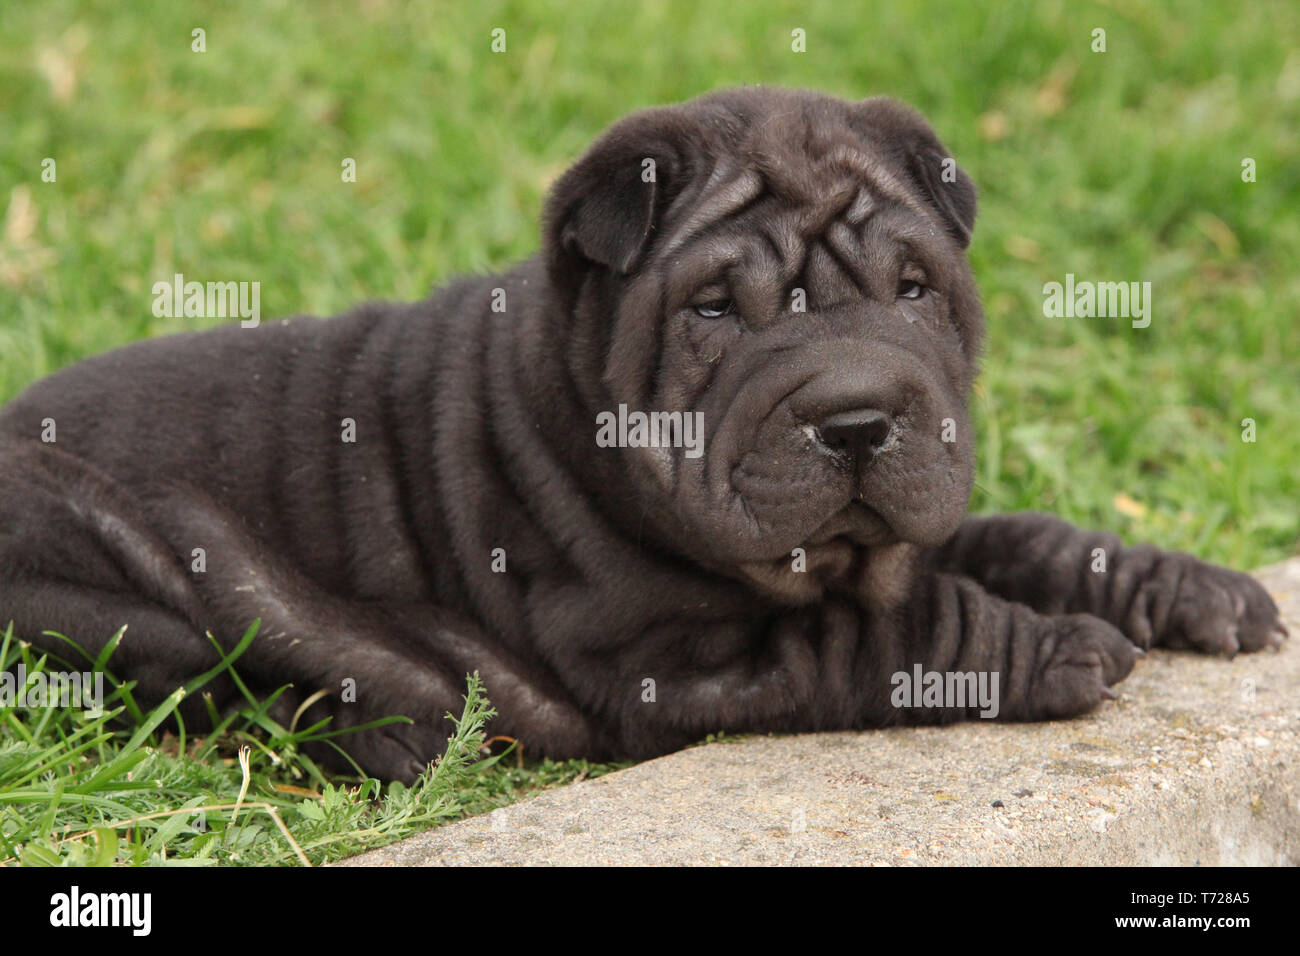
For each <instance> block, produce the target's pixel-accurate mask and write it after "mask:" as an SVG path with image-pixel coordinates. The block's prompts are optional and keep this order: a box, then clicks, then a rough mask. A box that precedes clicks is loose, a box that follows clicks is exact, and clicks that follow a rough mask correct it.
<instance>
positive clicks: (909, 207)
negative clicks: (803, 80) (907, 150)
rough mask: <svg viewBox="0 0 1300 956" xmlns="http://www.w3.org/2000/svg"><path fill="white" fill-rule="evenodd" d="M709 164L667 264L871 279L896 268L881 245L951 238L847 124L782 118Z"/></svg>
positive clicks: (670, 238) (681, 203) (798, 115)
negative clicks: (691, 262) (763, 267)
mask: <svg viewBox="0 0 1300 956" xmlns="http://www.w3.org/2000/svg"><path fill="white" fill-rule="evenodd" d="M705 161H706V163H707V164H708V167H707V175H700V176H698V177H697V180H696V183H697V185H696V188H694V189H692V190H688V191H687V192H686V193H684V194H683V195H681V196H679V197H678V198H677V201H676V202H675V203H674V204H673V206H672V208H671V209H670V210H669V211H668V215H667V216H666V222H665V233H666V237H665V239H664V240H663V241H662V243H661V244H660V246H659V253H658V256H657V258H661V261H663V260H664V259H667V260H674V259H675V260H678V261H681V260H682V259H683V258H696V259H698V256H691V255H690V254H691V253H692V252H695V253H698V252H700V251H701V250H707V256H706V261H701V262H697V263H696V267H697V268H698V269H700V270H703V271H706V272H707V271H710V270H717V269H720V268H724V267H725V266H726V265H728V264H730V263H732V262H739V261H740V260H742V259H743V260H751V261H752V260H753V259H754V258H755V257H756V256H757V257H758V258H761V259H762V260H764V261H765V262H768V263H771V264H773V265H775V266H776V267H777V269H778V271H779V272H781V273H782V274H783V279H785V280H788V279H790V278H792V274H793V273H795V272H799V271H802V270H803V269H806V268H810V267H815V266H816V264H817V262H818V261H819V260H824V259H837V258H838V259H840V260H842V262H841V265H845V264H848V266H849V267H848V268H847V269H844V268H837V269H817V270H816V271H817V272H821V273H824V274H827V275H836V274H839V273H845V272H847V273H863V272H870V271H872V269H873V267H874V268H875V269H877V270H881V269H883V268H886V267H888V266H889V265H890V263H889V262H885V261H881V257H882V256H885V257H886V258H893V257H894V255H895V253H891V252H889V251H888V250H885V251H883V252H882V249H881V247H888V246H893V247H901V249H900V250H898V251H897V254H904V253H905V252H906V251H907V250H910V249H913V248H920V247H924V246H925V245H926V244H928V243H929V242H931V241H933V240H935V239H936V238H937V237H939V236H941V235H942V233H943V229H942V225H941V223H940V222H939V220H938V217H937V216H936V215H935V214H934V211H933V210H931V209H930V208H929V206H928V205H927V204H926V203H925V201H924V200H923V199H921V198H920V197H919V196H918V195H917V194H916V193H915V191H914V189H913V188H912V187H911V184H910V183H908V182H907V181H906V180H905V179H904V178H903V176H902V174H901V171H898V170H895V169H894V168H893V167H892V166H890V165H889V164H888V163H887V162H886V161H885V160H883V159H882V158H881V157H880V156H879V155H878V154H877V153H876V152H875V151H874V150H873V149H872V148H871V143H870V142H869V141H868V140H866V139H865V138H864V137H863V136H862V134H861V133H860V132H859V131H858V130H855V129H853V128H852V127H851V126H849V125H848V124H847V123H844V122H830V121H826V120H822V121H820V122H818V121H815V120H810V119H809V118H808V117H807V115H806V114H804V113H802V112H795V111H791V112H786V113H776V114H773V115H771V116H768V117H765V118H763V119H762V120H761V121H759V122H757V123H755V124H754V125H753V126H752V127H750V128H749V129H748V130H747V131H746V133H745V136H744V138H743V139H742V140H741V141H740V142H739V143H738V144H737V146H736V147H735V148H734V149H728V150H720V151H718V152H717V153H715V154H712V155H709V156H708V157H706V158H705ZM873 239H874V240H877V241H875V242H872V241H871V240H873ZM755 247H757V252H756V249H755ZM691 271H694V270H691ZM683 278H684V279H685V278H686V277H683ZM844 278H846V279H850V282H849V284H850V285H852V284H853V283H852V281H851V277H849V276H844ZM686 281H689V279H687V280H686ZM835 284H836V285H842V284H844V283H843V282H836V283H835Z"/></svg>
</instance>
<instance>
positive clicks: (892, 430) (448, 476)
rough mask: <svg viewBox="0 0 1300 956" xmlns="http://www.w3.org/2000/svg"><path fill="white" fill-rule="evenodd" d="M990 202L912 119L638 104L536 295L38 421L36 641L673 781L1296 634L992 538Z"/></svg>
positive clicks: (1087, 701)
mask: <svg viewBox="0 0 1300 956" xmlns="http://www.w3.org/2000/svg"><path fill="white" fill-rule="evenodd" d="M975 213H976V193H975V188H974V186H973V184H972V182H971V180H970V179H969V178H968V176H967V175H966V174H965V172H963V171H962V170H961V169H960V168H959V167H957V166H956V165H955V164H954V162H953V160H952V159H951V157H950V156H949V154H948V152H947V151H946V150H945V149H944V147H943V146H942V144H941V143H940V142H939V140H938V139H937V137H936V135H935V133H934V132H933V131H932V130H931V128H930V127H929V126H928V125H927V124H926V122H925V121H924V120H923V119H922V118H921V116H920V115H919V114H917V113H916V112H914V111H913V110H911V109H909V108H907V107H905V106H903V105H901V104H899V103H896V102H893V101H890V100H887V99H879V98H877V99H868V100H865V101H861V102H848V101H845V100H841V99H837V98H834V97H830V96H826V95H821V94H818V93H813V92H804V91H795V90H784V89H776V88H763V87H755V88H743V89H735V90H729V91H722V92H717V93H713V94H709V95H706V96H703V97H700V98H698V99H695V100H692V101H690V102H687V103H684V104H680V105H674V106H667V107H661V108H653V109H648V110H644V111H641V112H637V113H634V114H632V115H630V116H628V117H627V118H625V119H623V120H621V121H620V122H618V123H616V124H615V125H613V126H612V127H611V128H610V129H609V130H608V131H607V132H606V133H605V134H604V135H603V136H602V137H601V138H600V139H599V140H598V141H597V142H596V143H595V145H594V146H592V147H591V149H590V150H589V151H588V152H587V153H586V154H585V155H584V156H583V157H582V158H581V159H580V160H579V161H578V162H577V163H576V165H574V166H573V167H572V168H570V169H569V170H568V171H567V172H566V173H564V174H563V175H562V176H561V177H560V178H559V179H558V181H557V182H556V183H555V185H554V187H553V189H552V190H551V192H550V195H549V198H548V201H547V206H546V211H545V225H544V230H543V241H542V248H541V251H540V252H539V253H538V254H537V255H536V256H534V257H533V258H531V259H529V260H527V261H525V262H523V263H522V264H520V265H518V266H516V267H515V268H513V269H511V270H510V271H508V272H506V273H504V274H501V275H492V276H483V277H475V278H467V279H461V280H459V281H455V282H453V283H451V284H450V285H449V286H447V287H446V288H444V289H442V290H441V291H438V292H436V293H435V294H434V295H433V296H432V297H431V298H429V299H428V300H427V301H423V302H419V303H415V304H369V305H364V306H361V307H360V308H358V309H356V310H355V311H352V312H350V313H348V314H346V315H344V316H342V317H339V318H333V319H317V318H308V317H297V318H291V319H285V320H283V321H277V322H274V323H269V324H267V325H262V326H260V327H257V328H244V327H242V326H236V325H231V326H229V327H223V328H217V329H215V330H210V331H205V332H198V333H186V334H179V335H172V336H167V337H163V338H159V339H155V340H151V341H145V342H141V343H138V344H134V345H131V346H128V347H126V348H122V349H119V350H116V351H112V352H109V353H107V354H104V355H100V356H97V357H93V358H90V359H88V360H85V361H82V362H80V363H78V364H75V365H73V366H71V367H69V368H67V369H64V370H62V371H60V372H58V373H56V374H54V375H52V376H50V377H48V378H46V379H45V380H43V381H40V382H38V383H36V384H35V385H33V386H32V387H31V388H29V389H28V390H27V391H26V392H25V393H23V394H22V395H21V396H19V397H18V398H17V399H15V400H14V401H12V402H11V403H9V404H8V405H7V406H6V407H5V408H4V409H3V411H2V412H0V460H3V462H4V467H3V472H2V473H0V621H10V620H12V622H13V626H14V629H15V632H16V634H17V635H19V636H20V637H22V638H23V639H25V640H28V641H32V642H34V643H36V644H37V645H38V646H40V647H43V648H48V649H50V650H53V651H56V652H60V653H66V650H67V649H66V645H63V644H62V643H61V642H59V641H57V639H55V638H53V637H50V636H48V635H45V634H44V632H46V631H53V632H58V633H60V634H63V635H66V636H68V637H71V638H75V639H76V640H77V642H78V643H79V644H80V645H81V646H82V647H83V649H85V651H86V652H87V653H88V654H91V655H95V654H98V653H99V652H100V651H102V650H103V649H104V646H105V643H106V642H107V640H108V639H109V638H110V636H111V635H113V634H114V633H115V632H117V631H118V629H119V628H121V627H123V626H126V628H127V630H126V632H125V635H124V637H123V640H122V642H121V644H120V646H119V647H118V648H117V650H116V652H115V653H114V655H113V657H112V658H111V661H110V663H111V668H112V669H113V670H114V671H115V672H116V673H118V674H120V675H121V676H123V677H126V678H129V679H131V680H134V681H136V682H137V683H136V691H135V693H136V695H137V697H138V698H142V699H143V700H145V701H158V700H161V699H163V698H164V697H165V696H166V695H167V694H169V693H171V692H173V691H174V690H175V689H176V688H177V687H179V686H181V685H182V684H183V683H184V682H185V681H186V680H187V679H189V678H192V677H194V676H195V675H197V674H199V673H201V672H203V671H205V670H206V669H208V668H210V667H212V666H213V664H214V663H215V662H216V661H217V660H218V657H217V652H216V650H215V648H214V647H213V646H212V644H211V643H210V641H209V640H208V639H207V637H206V636H205V635H206V634H208V633H211V634H212V635H213V636H214V637H215V638H216V640H217V641H218V642H219V643H220V644H221V645H222V646H223V647H224V648H225V649H226V650H229V649H230V648H231V647H232V646H233V645H234V644H235V643H236V642H237V641H238V639H239V638H240V636H241V635H242V634H243V633H244V632H245V631H246V629H247V628H248V627H249V626H250V624H251V623H252V622H253V621H254V620H258V621H260V632H259V633H258V636H257V637H256V638H255V639H254V640H253V642H252V644H251V646H250V647H249V648H248V650H247V651H246V652H245V654H244V655H243V657H241V658H240V659H239V660H238V662H237V664H236V669H237V670H238V672H239V673H240V674H241V676H242V677H243V678H244V679H245V680H246V682H247V683H248V685H249V686H250V687H251V688H252V689H254V690H257V691H259V692H262V693H269V692H271V691H273V690H275V689H276V688H280V687H282V686H284V685H292V687H291V689H290V690H289V691H288V692H286V693H285V694H284V695H283V696H282V697H281V698H280V699H279V700H277V707H280V708H284V709H285V711H284V712H287V713H292V712H293V709H294V708H296V707H298V706H299V705H300V704H301V703H302V702H304V701H306V700H307V699H308V698H309V697H311V696H312V695H315V694H316V693H317V692H318V691H325V692H326V694H325V696H324V697H323V698H321V699H319V700H317V701H316V702H315V703H314V704H313V705H312V706H311V708H310V709H309V710H308V711H307V716H308V719H317V718H323V717H326V716H328V717H330V718H331V719H332V724H331V726H332V727H335V728H349V727H351V728H355V727H358V726H359V725H361V724H362V723H365V722H367V721H371V720H374V719H377V718H381V717H384V716H388V715H393V714H400V715H405V716H406V717H409V718H410V720H411V722H410V723H401V724H391V725H388V726H384V727H380V728H372V729H364V730H361V731H360V732H358V733H356V734H354V735H352V736H349V737H344V738H342V742H343V744H344V746H345V748H346V749H347V750H348V752H349V753H350V754H351V755H352V757H353V758H354V759H355V760H356V761H357V763H358V764H359V765H360V766H361V768H362V769H363V770H364V771H365V772H367V773H370V774H373V775H376V776H380V777H384V778H392V779H401V780H411V779H413V778H415V777H416V776H417V775H418V774H419V773H420V772H421V771H422V770H424V769H425V768H426V767H427V766H428V764H429V761H430V760H431V758H433V757H434V756H435V755H436V754H438V753H439V752H440V750H441V745H442V743H443V741H444V740H445V738H446V736H447V734H448V732H449V729H450V724H449V721H448V719H447V715H448V713H449V712H450V711H456V710H458V709H459V704H460V698H461V696H462V695H463V693H464V688H465V684H464V681H465V677H466V674H467V673H470V672H474V671H477V672H478V673H479V674H480V675H481V678H482V681H483V683H484V686H485V688H486V691H487V693H488V696H489V697H490V699H491V701H492V703H493V705H494V706H495V708H496V709H497V711H498V713H499V716H497V717H496V718H495V720H494V721H493V724H492V733H494V734H501V735H506V736H509V737H514V738H516V739H517V740H518V741H520V742H521V744H522V746H523V747H524V748H525V752H527V753H529V754H535V755H547V756H551V757H555V758H566V757H587V758H594V759H608V758H615V757H618V758H644V757H649V756H652V755H658V754H662V753H665V752H668V751H672V750H674V749H677V748H680V747H683V746H686V745H688V744H691V743H693V742H696V741H698V740H700V739H702V738H703V737H704V736H706V735H707V734H709V733H711V732H715V731H727V732H799V731H820V730H844V729H857V728H872V727H882V726H887V725H898V724H934V723H946V722H952V721H957V720H962V719H967V718H970V717H974V716H977V714H982V715H983V716H991V713H990V711H992V712H993V713H996V716H997V719H1000V720H1022V721H1026V720H1044V719H1055V718H1065V717H1070V716H1072V715H1077V714H1082V713H1084V712H1087V711H1090V710H1092V709H1093V708H1095V707H1097V706H1098V705H1099V704H1100V703H1101V702H1102V701H1103V700H1106V699H1108V698H1114V696H1115V694H1114V692H1113V691H1112V690H1111V687H1113V686H1114V685H1115V684H1116V683H1117V682H1119V681H1120V680H1122V679H1123V678H1124V677H1125V676H1126V675H1127V674H1128V673H1129V671H1130V669H1131V668H1132V667H1133V666H1134V662H1135V661H1136V660H1137V658H1139V657H1140V656H1142V654H1143V652H1144V650H1145V649H1147V648H1150V647H1152V646H1164V647H1173V648H1186V649H1191V650H1196V651H1202V652H1206V653H1211V654H1221V655H1232V654H1235V653H1236V652H1238V651H1256V650H1259V649H1261V648H1266V647H1276V646H1278V645H1279V644H1280V643H1281V641H1282V638H1283V636H1284V635H1285V631H1284V630H1283V629H1282V627H1281V625H1280V623H1279V622H1278V619H1277V608H1276V607H1275V605H1274V603H1273V602H1272V600H1271V599H1270V598H1269V596H1268V594H1267V593H1265V591H1264V590H1263V589H1262V588H1261V587H1260V586H1259V585H1258V584H1257V583H1255V582H1254V581H1253V580H1252V579H1251V578H1249V577H1247V576H1246V575H1244V574H1240V573H1237V572H1235V571H1231V570H1228V569H1225V568H1221V567H1216V566H1214V565H1211V564H1207V563H1203V562H1201V561H1199V560H1197V559H1196V558H1194V557H1191V556H1189V555H1186V554H1181V553H1171V552H1165V551H1161V550H1158V549H1155V548H1153V547H1144V546H1138V547H1125V546H1122V545H1121V543H1120V541H1119V540H1118V539H1117V538H1116V537H1115V536H1114V535H1111V534H1107V533H1096V532H1087V531H1082V530H1079V529H1076V528H1074V527H1073V526H1071V525H1069V524H1067V523H1065V522H1064V521H1061V520H1058V519H1055V518H1053V517H1050V516H1047V515H1040V514H1013V515H1005V516H993V517H975V518H968V517H967V516H966V512H967V507H968V503H969V498H970V493H971V489H972V486H973V475H974V436H973V434H972V428H971V423H970V418H969V414H968V403H969V395H970V391H971V387H972V383H973V381H974V379H975V376H976V371H977V362H978V357H979V355H980V352H981V347H982V336H983V315H982V312H981V307H980V303H979V297H978V294H977V290H976V287H975V282H974V280H973V277H972V273H971V269H970V267H969V265H968V263H967V258H966V248H967V246H968V244H969V242H970V240H971V235H972V229H973V227H974V222H975ZM900 675H903V677H904V678H905V679H904V680H902V681H900V679H899V678H900ZM912 675H915V676H916V678H917V682H916V684H917V686H916V690H917V693H916V694H912V693H911V692H910V688H908V687H905V686H904V685H905V684H907V683H909V682H910V681H911V676H912ZM930 675H937V678H938V685H942V686H936V684H935V682H934V681H931V680H930V679H929V676H930ZM952 675H958V676H959V677H961V678H963V679H964V678H965V677H966V676H967V675H972V676H973V675H979V676H980V678H981V681H982V680H983V678H984V677H988V676H990V675H991V676H992V677H993V678H994V682H993V684H992V686H993V687H995V688H996V690H997V700H996V701H995V702H993V705H992V706H991V707H990V706H988V702H987V701H980V702H977V701H975V700H974V699H972V698H973V696H974V695H973V693H972V695H969V696H968V695H962V694H959V695H958V696H956V697H954V696H952V695H950V694H946V693H945V692H946V691H948V690H951V689H952V685H953V683H954V682H953V681H952V680H951V679H950V678H951V676H952ZM923 677H924V679H922V678H923ZM922 684H924V685H925V686H924V688H922V686H921V685H922ZM957 685H958V686H957V690H958V691H960V690H961V689H962V687H961V681H958V682H957ZM969 686H971V687H972V688H973V687H974V684H973V683H972V684H971V685H969ZM981 686H985V684H983V683H981ZM932 690H933V691H934V693H931V691H932ZM213 694H214V697H215V698H216V703H217V705H218V706H219V707H221V706H231V705H235V704H237V703H238V702H239V699H240V698H239V696H238V691H237V688H236V687H234V686H233V684H232V683H231V682H230V681H229V679H223V680H221V681H218V682H217V683H216V684H215V685H213ZM186 707H187V708H188V710H185V709H183V710H182V713H185V714H187V715H188V716H189V717H190V718H191V719H197V718H198V717H200V716H201V715H202V713H203V705H202V704H201V703H200V702H198V701H187V702H186V703H185V704H184V705H183V708H186Z"/></svg>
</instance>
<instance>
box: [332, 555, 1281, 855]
mask: <svg viewBox="0 0 1300 956" xmlns="http://www.w3.org/2000/svg"><path fill="white" fill-rule="evenodd" d="M1258 576H1259V578H1260V579H1261V580H1262V581H1263V582H1264V583H1265V586H1266V587H1268V589H1269V590H1270V591H1271V592H1272V593H1273V595H1274V598H1275V600H1277V601H1278V603H1279V605H1281V606H1282V607H1283V616H1284V619H1285V620H1286V622H1287V625H1288V627H1289V628H1290V629H1291V632H1292V634H1293V635H1295V636H1293V637H1292V638H1291V639H1290V640H1289V641H1287V642H1286V644H1285V645H1284V646H1283V648H1282V650H1281V651H1280V652H1277V653H1273V652H1265V653H1263V654H1256V655H1242V656H1240V657H1238V658H1237V659H1236V660H1234V661H1230V662H1225V661H1222V660H1212V659H1206V658H1202V657H1195V656H1191V655H1183V654H1172V653H1168V652H1161V651H1157V652H1153V653H1152V654H1151V655H1150V657H1149V658H1148V659H1147V660H1146V661H1143V662H1142V663H1140V664H1139V666H1138V668H1137V670H1136V671H1135V672H1134V674H1133V675H1131V676H1130V677H1129V679H1128V680H1127V681H1125V682H1124V683H1123V684H1121V685H1120V687H1119V690H1120V692H1121V694H1120V699H1119V700H1118V701H1116V702H1114V703H1111V704H1107V705H1105V706H1104V707H1103V708H1102V709H1101V710H1100V711H1099V712H1097V713H1095V714H1093V715H1090V716H1088V717H1085V718H1080V719H1077V720H1072V721H1065V722H1060V723H1054V724H1019V725H1017V724H998V723H992V722H983V721H977V722H972V723H968V724H963V725H958V726H953V727H947V728H934V729H897V730H887V731H871V732H866V733H839V734H815V735H804V736H795V737H757V738H749V739H745V740H742V741H739V742H736V743H721V744H711V745H709V746H704V747H696V748H693V749H690V750H686V751H683V752H681V753H676V754H672V755H670V756H667V757H662V758H660V759H658V760H651V761H649V762H647V763H644V764H640V765H638V766H636V767H632V768H630V769H628V770H623V771H620V772H618V773H615V774H611V775H609V776H606V777H602V778H600V779H597V780H592V781H586V782H583V783H578V784H574V785H572V786H568V787H564V788H561V789H558V790H553V791H549V792H547V793H544V794H541V795H540V796H537V797H535V798H532V799H530V800H527V801H524V802H522V803H518V804H515V805H513V806H510V807H506V808H503V809H501V810H498V811H495V812H493V813H490V814H486V815H484V816H481V817H475V818H472V819H469V820H465V821H462V822H460V823H456V824H452V825H449V826H445V827H442V828H441V829H437V830H431V831H429V832H427V833H423V834H419V835H417V836H415V837H411V838H409V839H407V840H404V841H402V842H400V843H396V844H393V845H392V846H388V847H385V848H383V849H380V850H374V851H371V852H369V853H365V854H362V855H360V856H356V857H353V858H351V859H349V860H345V861H343V862H342V863H341V864H340V865H350V866H425V865H465V864H469V865H479V866H485V865H488V866H500V865H530V864H538V865H593V864H595V865H638V864H645V865H701V864H702V865H709V864H712V865H789V864H796V865H798V864H823V865H824V864H850V865H916V864H929V865H934V864H981V865H996V864H1046V865H1058V864H1068V865H1075V864H1121V865H1147V864H1185V865H1192V864H1200V865H1242V864H1247V865H1249V864H1255V865H1286V864H1290V865H1295V864H1296V863H1300V646H1298V645H1300V558H1297V559H1294V560H1292V561H1289V562H1287V563H1285V564H1282V565H1277V566H1275V567H1272V568H1268V569H1265V570H1264V571H1261V572H1259V575H1258Z"/></svg>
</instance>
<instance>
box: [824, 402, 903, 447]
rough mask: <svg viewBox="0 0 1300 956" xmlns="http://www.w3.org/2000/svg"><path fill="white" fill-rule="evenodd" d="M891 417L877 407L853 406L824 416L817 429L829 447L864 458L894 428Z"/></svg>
mask: <svg viewBox="0 0 1300 956" xmlns="http://www.w3.org/2000/svg"><path fill="white" fill-rule="evenodd" d="M893 427H894V419H893V418H892V417H891V416H890V415H889V414H887V413H886V412H882V411H880V409H878V408H855V409H853V410H852V411H848V412H839V413H837V414H835V415H832V416H831V417H830V418H827V419H824V420H823V421H822V423H821V424H820V425H818V426H817V432H818V433H819V434H820V435H821V436H822V441H823V442H824V443H825V444H826V446H827V447H828V448H833V449H835V450H836V451H847V452H849V453H851V454H853V455H854V456H855V457H857V458H861V459H864V460H865V459H867V458H870V457H871V456H872V455H874V454H875V453H876V452H877V451H879V450H880V446H881V445H883V444H884V443H885V441H886V440H887V439H888V438H889V433H890V431H891V430H893Z"/></svg>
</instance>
